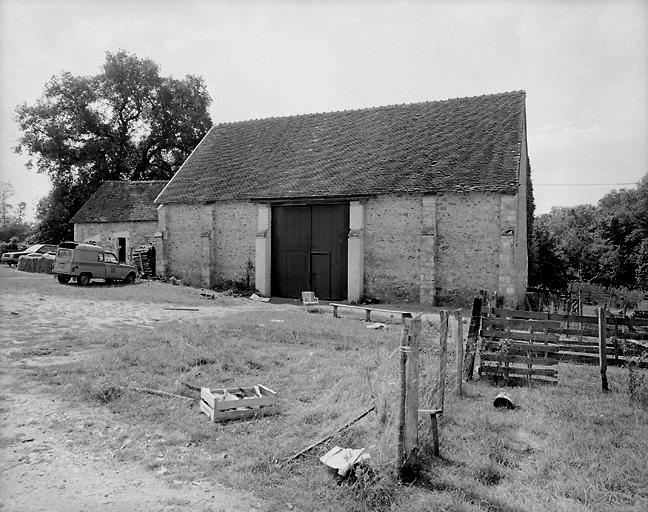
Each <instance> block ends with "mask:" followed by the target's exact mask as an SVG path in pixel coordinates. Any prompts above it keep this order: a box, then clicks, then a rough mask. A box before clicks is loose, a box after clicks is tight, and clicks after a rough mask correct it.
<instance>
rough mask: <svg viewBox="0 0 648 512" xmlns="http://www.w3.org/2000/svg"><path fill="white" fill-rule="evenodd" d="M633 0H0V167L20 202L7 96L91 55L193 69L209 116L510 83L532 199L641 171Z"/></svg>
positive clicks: (388, 100)
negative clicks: (520, 103)
mask: <svg viewBox="0 0 648 512" xmlns="http://www.w3.org/2000/svg"><path fill="white" fill-rule="evenodd" d="M647 34H648V2H646V1H645V0H641V1H622V0H615V1H582V2H577V1H568V0H563V1H553V2H552V1H547V0H538V1H526V2H525V1H479V2H468V1H454V2H450V1H420V2H405V1H390V2H386V1H385V2H375V1H374V2H369V1H364V2H361V1H355V2H354V1H318V2H317V1H297V0H292V1H289V0H285V1H273V2H270V1H258V2H252V1H229V2H228V1H220V0H213V1H206V0H195V1H186V0H185V1H179V0H178V1H173V0H167V1H163V0H155V1H154V0H129V1H126V0H111V1H101V0H94V1H87V0H40V1H38V0H0V98H1V101H0V140H1V145H0V172H1V173H2V174H1V176H2V179H3V180H9V181H11V182H12V183H13V184H14V186H15V188H16V197H15V202H18V201H21V200H24V201H26V202H27V203H28V205H29V206H30V209H31V211H32V212H33V205H34V204H35V203H36V201H37V200H38V199H39V198H40V197H42V196H43V195H45V194H46V193H47V191H48V189H49V182H48V179H47V177H46V176H43V175H39V174H37V173H36V172H31V171H27V170H26V169H25V168H24V161H25V158H23V157H21V156H19V155H15V154H14V153H13V151H12V146H13V145H14V144H15V142H16V139H17V137H18V131H17V127H16V125H15V123H14V122H13V120H12V118H13V109H14V108H15V106H16V105H18V104H20V103H23V102H28V103H33V102H34V101H35V100H36V99H37V98H38V97H39V96H40V95H41V94H42V91H43V85H44V83H45V82H46V81H47V80H48V79H49V78H50V77H51V76H53V75H55V74H59V73H60V72H61V71H70V72H72V73H73V74H78V75H90V74H96V73H98V72H99V70H100V66H101V64H102V63H103V61H104V58H105V52H106V51H107V50H108V51H117V50H119V49H124V50H127V51H129V52H133V53H135V54H136V55H137V56H138V57H149V58H152V59H153V60H155V61H157V62H158V63H159V64H160V67H161V73H162V74H163V75H173V76H176V77H183V76H185V75H186V74H189V73H190V74H195V75H200V76H202V77H204V79H205V81H206V83H207V87H208V90H209V93H210V95H211V97H212V99H213V104H212V106H211V109H210V113H211V116H212V119H213V121H214V122H215V123H219V122H223V121H237V120H245V119H252V118H263V117H268V116H277V115H291V114H300V113H308V112H326V111H333V110H341V109H350V108H361V107H371V106H377V105H388V104H394V103H411V102H418V101H430V100H438V99H446V98H454V97H461V96H475V95H480V94H490V93H497V92H504V91H512V90H520V89H524V90H526V92H527V126H528V143H529V155H530V158H531V165H532V168H533V180H534V186H535V196H536V205H537V209H538V211H539V212H546V211H548V210H549V209H550V208H551V207H552V206H556V205H574V204H580V203H586V202H592V203H594V202H596V201H597V200H598V199H599V198H600V197H602V196H603V195H604V194H605V193H606V192H607V191H609V190H611V189H612V188H622V187H623V185H614V186H610V185H597V184H610V183H612V184H623V183H635V182H636V181H638V180H639V179H640V177H641V176H642V175H643V174H644V173H645V172H646V171H647V170H648V144H647V142H646V141H648V37H647Z"/></svg>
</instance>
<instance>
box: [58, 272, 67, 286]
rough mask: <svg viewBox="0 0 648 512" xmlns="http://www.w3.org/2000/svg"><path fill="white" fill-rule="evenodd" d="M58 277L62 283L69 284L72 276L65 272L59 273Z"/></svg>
mask: <svg viewBox="0 0 648 512" xmlns="http://www.w3.org/2000/svg"><path fill="white" fill-rule="evenodd" d="M56 278H57V279H58V282H59V283H61V284H68V283H69V282H70V276H67V275H65V274H59V275H58V276H56Z"/></svg>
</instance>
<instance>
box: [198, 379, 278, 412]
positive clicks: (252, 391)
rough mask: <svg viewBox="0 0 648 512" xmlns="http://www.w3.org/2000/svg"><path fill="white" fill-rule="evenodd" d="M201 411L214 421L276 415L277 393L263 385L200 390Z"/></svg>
mask: <svg viewBox="0 0 648 512" xmlns="http://www.w3.org/2000/svg"><path fill="white" fill-rule="evenodd" d="M231 395H237V396H242V398H234V397H232V396H231ZM200 410H201V411H202V412H204V413H205V414H206V415H207V416H208V417H209V419H210V420H212V421H227V420H235V419H240V418H253V417H255V416H265V415H268V414H275V413H276V412H278V405H277V393H275V392H274V391H273V390H271V389H270V388H267V387H265V386H262V385H261V384H259V385H257V386H251V387H245V388H219V389H214V390H211V389H210V388H200Z"/></svg>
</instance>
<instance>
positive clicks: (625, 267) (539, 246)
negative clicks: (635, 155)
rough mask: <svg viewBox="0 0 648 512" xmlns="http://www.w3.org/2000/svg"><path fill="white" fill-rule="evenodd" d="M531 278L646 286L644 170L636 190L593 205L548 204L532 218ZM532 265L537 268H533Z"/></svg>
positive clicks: (647, 185) (549, 282)
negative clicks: (548, 205)
mask: <svg viewBox="0 0 648 512" xmlns="http://www.w3.org/2000/svg"><path fill="white" fill-rule="evenodd" d="M530 260H531V261H530V281H531V282H532V283H534V284H544V285H545V286H549V287H555V286H556V285H559V284H560V283H561V282H563V283H565V282H566V281H568V280H577V281H586V282H593V283H598V284H602V285H606V286H627V287H631V288H634V287H643V288H644V289H647V288H648V173H647V174H645V175H644V176H643V177H642V179H641V180H640V181H639V183H638V184H637V188H635V189H621V190H612V191H611V192H609V193H608V194H606V195H605V196H604V197H603V198H601V200H600V201H599V202H598V204H597V205H596V206H594V205H579V206H575V207H571V208H563V207H557V208H552V210H551V212H549V213H548V214H544V215H540V216H538V217H537V218H536V219H535V224H534V233H533V245H532V250H531V251H530ZM534 265H535V267H534Z"/></svg>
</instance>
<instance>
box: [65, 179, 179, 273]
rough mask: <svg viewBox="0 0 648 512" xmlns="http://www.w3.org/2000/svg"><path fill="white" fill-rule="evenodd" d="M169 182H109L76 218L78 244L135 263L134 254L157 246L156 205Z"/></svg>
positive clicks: (102, 186) (100, 188)
mask: <svg viewBox="0 0 648 512" xmlns="http://www.w3.org/2000/svg"><path fill="white" fill-rule="evenodd" d="M166 184H167V181H105V182H104V183H102V184H101V186H100V187H99V188H98V189H97V191H96V192H95V193H94V194H93V195H92V197H90V199H88V200H87V201H86V203H85V204H84V205H83V206H82V207H81V209H80V210H79V211H78V212H77V213H76V214H75V215H74V217H72V219H71V220H70V222H72V223H74V240H76V241H77V242H91V243H95V244H97V245H99V246H101V247H103V248H105V249H108V250H112V251H114V253H115V255H116V256H117V258H118V259H119V261H125V262H128V263H132V252H133V250H134V249H136V248H137V247H139V246H140V245H146V244H153V243H154V236H155V233H156V232H157V231H158V225H157V211H156V209H157V207H156V205H155V203H154V202H153V201H154V200H155V198H156V197H157V196H158V195H159V193H160V192H161V191H162V189H163V188H164V186H165V185H166Z"/></svg>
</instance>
